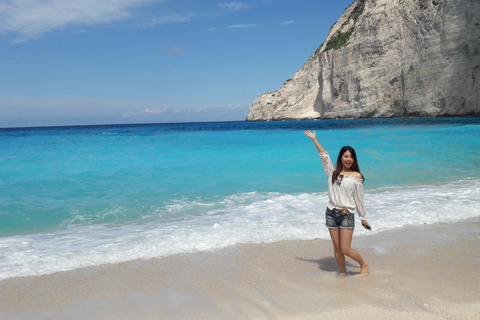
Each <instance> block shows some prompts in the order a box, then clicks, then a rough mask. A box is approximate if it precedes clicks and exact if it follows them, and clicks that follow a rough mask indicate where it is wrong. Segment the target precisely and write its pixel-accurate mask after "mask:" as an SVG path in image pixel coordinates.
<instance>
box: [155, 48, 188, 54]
mask: <svg viewBox="0 0 480 320" xmlns="http://www.w3.org/2000/svg"><path fill="white" fill-rule="evenodd" d="M159 50H160V52H161V53H165V54H168V55H172V56H175V55H178V54H182V53H183V52H184V51H185V47H182V46H170V47H163V46H162V47H160V49H159Z"/></svg>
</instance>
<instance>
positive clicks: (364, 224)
mask: <svg viewBox="0 0 480 320" xmlns="http://www.w3.org/2000/svg"><path fill="white" fill-rule="evenodd" d="M362 226H363V227H364V228H365V229H368V230H372V227H370V225H369V224H368V222H367V220H362Z"/></svg>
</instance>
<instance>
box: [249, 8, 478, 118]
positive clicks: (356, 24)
mask: <svg viewBox="0 0 480 320" xmlns="http://www.w3.org/2000/svg"><path fill="white" fill-rule="evenodd" d="M436 116H480V0H355V1H354V2H353V3H352V4H351V5H350V6H349V7H348V8H347V9H346V10H345V12H344V13H343V15H342V16H341V17H340V19H339V20H338V21H337V22H336V23H335V24H334V25H333V26H332V28H331V29H330V31H329V33H328V36H327V39H326V41H325V42H324V43H323V44H322V45H320V47H319V48H318V49H317V51H316V52H315V53H314V54H313V55H312V56H311V57H310V58H309V59H308V61H307V62H306V63H305V65H304V66H303V67H302V68H301V69H300V70H299V71H297V73H296V74H295V75H294V76H293V78H292V79H290V80H287V82H285V83H284V84H283V86H282V87H281V88H280V89H278V90H277V91H275V92H272V93H267V94H264V95H262V96H260V97H258V98H257V99H256V100H255V101H253V103H252V106H251V108H250V110H249V114H248V117H247V121H264V120H300V119H332V118H369V117H436Z"/></svg>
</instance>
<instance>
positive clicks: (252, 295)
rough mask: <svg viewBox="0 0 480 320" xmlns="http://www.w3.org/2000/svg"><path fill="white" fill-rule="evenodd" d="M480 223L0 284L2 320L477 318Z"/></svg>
mask: <svg viewBox="0 0 480 320" xmlns="http://www.w3.org/2000/svg"><path fill="white" fill-rule="evenodd" d="M479 241H480V219H479V218H476V219H469V220H468V221H467V220H464V221H461V222H452V223H440V224H434V225H421V226H409V227H403V228H399V229H394V230H390V231H384V232H381V233H378V234H373V235H370V236H363V237H354V242H353V247H354V248H356V249H358V250H359V251H360V252H361V254H362V255H363V256H364V258H365V260H366V261H367V262H368V264H369V266H370V270H371V273H370V276H368V277H358V276H357V275H358V274H359V268H358V266H356V265H355V262H353V261H352V260H348V261H347V269H348V272H349V276H347V277H340V276H339V275H338V272H337V266H336V263H335V260H334V258H333V254H332V248H331V243H330V241H326V240H312V241H289V242H280V243H273V244H261V245H238V246H234V247H229V248H226V249H223V250H220V251H213V252H212V251H210V252H198V253H193V254H178V255H174V256H170V257H166V258H162V259H150V260H136V261H131V262H125V263H120V264H115V265H103V266H98V267H87V268H83V269H77V270H73V271H68V272H60V273H56V274H51V275H42V276H36V277H22V278H10V279H6V280H4V281H1V282H0V318H1V319H117V320H118V319H347V318H351V317H356V318H360V319H366V318H368V319H384V318H386V317H388V318H389V319H411V318H416V319H478V318H479V316H480V290H479V288H480V277H479V276H478V272H479V270H480V267H479V266H480V249H479V246H478V243H479Z"/></svg>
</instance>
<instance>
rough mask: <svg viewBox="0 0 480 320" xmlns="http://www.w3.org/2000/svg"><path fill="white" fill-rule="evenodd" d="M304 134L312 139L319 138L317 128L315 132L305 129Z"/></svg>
mask: <svg viewBox="0 0 480 320" xmlns="http://www.w3.org/2000/svg"><path fill="white" fill-rule="evenodd" d="M303 134H304V135H306V136H307V137H309V138H310V139H312V140H313V139H316V138H317V134H316V133H315V130H314V131H313V132H311V131H310V130H305V131H303Z"/></svg>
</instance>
